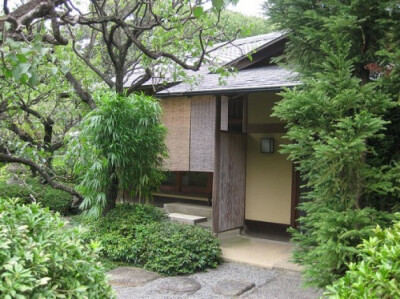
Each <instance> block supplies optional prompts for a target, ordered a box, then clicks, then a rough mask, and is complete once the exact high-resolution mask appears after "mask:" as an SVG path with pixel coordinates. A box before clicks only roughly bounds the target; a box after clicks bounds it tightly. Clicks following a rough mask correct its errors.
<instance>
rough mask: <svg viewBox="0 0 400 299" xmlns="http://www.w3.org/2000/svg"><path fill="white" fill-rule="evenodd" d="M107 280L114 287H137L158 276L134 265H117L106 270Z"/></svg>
mask: <svg viewBox="0 0 400 299" xmlns="http://www.w3.org/2000/svg"><path fill="white" fill-rule="evenodd" d="M107 275H108V282H109V283H110V284H111V285H112V286H116V287H137V286H141V285H144V284H146V283H148V282H150V281H152V280H155V279H157V278H159V277H160V276H159V275H158V274H156V273H154V272H150V271H146V270H143V269H140V268H134V267H119V268H116V269H114V270H111V271H109V272H107Z"/></svg>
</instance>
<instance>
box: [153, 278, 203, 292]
mask: <svg viewBox="0 0 400 299" xmlns="http://www.w3.org/2000/svg"><path fill="white" fill-rule="evenodd" d="M200 288H201V285H200V283H199V282H198V281H197V280H195V279H193V278H189V277H171V278H167V279H163V281H162V282H161V283H160V284H159V285H158V289H159V290H160V291H163V292H168V293H174V294H184V293H194V292H196V291H198V290H200Z"/></svg>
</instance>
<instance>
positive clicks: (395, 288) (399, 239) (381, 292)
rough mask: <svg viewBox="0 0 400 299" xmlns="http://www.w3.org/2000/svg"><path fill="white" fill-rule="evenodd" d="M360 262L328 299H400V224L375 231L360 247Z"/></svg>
mask: <svg viewBox="0 0 400 299" xmlns="http://www.w3.org/2000/svg"><path fill="white" fill-rule="evenodd" d="M358 247H359V249H360V252H359V255H360V258H361V261H360V262H358V263H351V264H349V270H348V271H347V272H346V274H345V276H344V277H342V278H340V279H339V280H337V281H336V282H335V283H334V284H333V285H331V286H328V291H327V292H325V295H326V296H327V297H329V298H349V299H352V298H354V299H356V298H400V284H399V282H400V221H396V222H395V223H394V224H393V227H390V228H387V229H382V228H381V227H380V226H378V227H376V229H375V230H374V234H373V235H372V236H371V237H369V238H368V239H365V240H364V241H363V242H362V244H360V245H359V246H358Z"/></svg>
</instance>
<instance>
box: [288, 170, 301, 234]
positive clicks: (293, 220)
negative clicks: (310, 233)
mask: <svg viewBox="0 0 400 299" xmlns="http://www.w3.org/2000/svg"><path fill="white" fill-rule="evenodd" d="M299 183H300V174H299V172H298V171H297V170H296V168H295V165H294V163H292V199H291V211H290V226H291V227H295V228H296V227H297V218H298V214H299V211H298V210H297V206H298V204H299V197H300V186H299Z"/></svg>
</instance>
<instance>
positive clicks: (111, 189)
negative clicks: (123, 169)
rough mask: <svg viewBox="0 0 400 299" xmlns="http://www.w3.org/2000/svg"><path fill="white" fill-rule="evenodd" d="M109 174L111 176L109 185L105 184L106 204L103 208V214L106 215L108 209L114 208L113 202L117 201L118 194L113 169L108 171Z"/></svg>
mask: <svg viewBox="0 0 400 299" xmlns="http://www.w3.org/2000/svg"><path fill="white" fill-rule="evenodd" d="M110 175H111V176H112V179H111V182H110V185H109V186H107V192H106V206H105V207H104V210H103V216H106V215H107V213H108V212H109V211H111V210H112V209H114V208H115V204H116V202H117V196H118V178H117V176H116V174H115V169H113V170H111V171H110Z"/></svg>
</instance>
